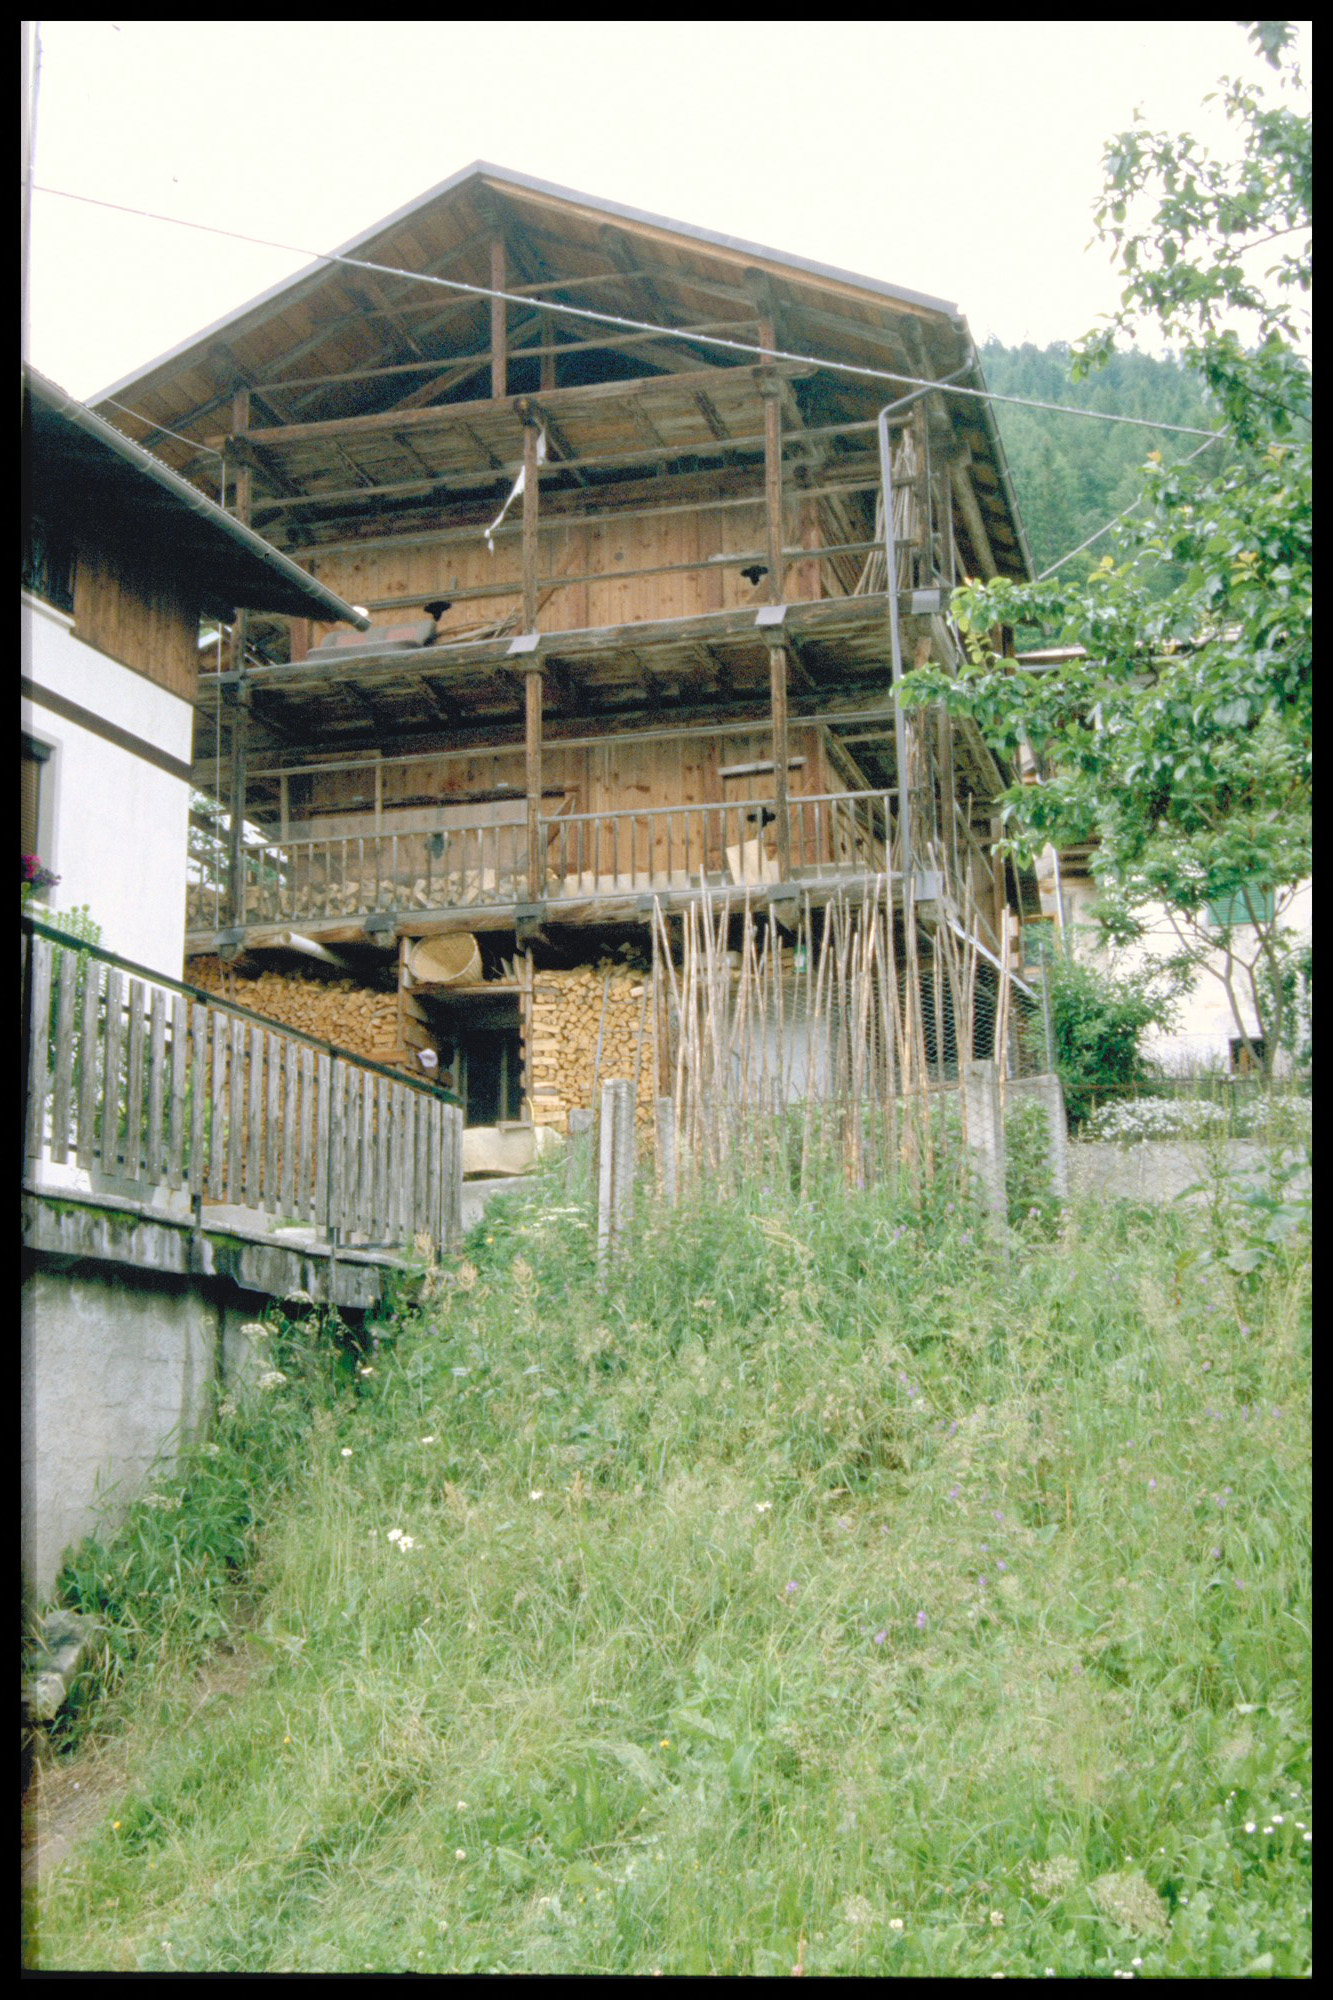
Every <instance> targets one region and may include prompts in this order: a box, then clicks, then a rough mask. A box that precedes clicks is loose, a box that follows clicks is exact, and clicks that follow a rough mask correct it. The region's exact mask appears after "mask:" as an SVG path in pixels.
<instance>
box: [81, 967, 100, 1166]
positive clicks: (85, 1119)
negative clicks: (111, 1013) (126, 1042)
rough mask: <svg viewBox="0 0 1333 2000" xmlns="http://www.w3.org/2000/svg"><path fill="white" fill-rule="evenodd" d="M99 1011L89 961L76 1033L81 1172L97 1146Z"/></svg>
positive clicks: (96, 976)
mask: <svg viewBox="0 0 1333 2000" xmlns="http://www.w3.org/2000/svg"><path fill="white" fill-rule="evenodd" d="M101 1007H102V968H101V966H100V965H99V964H98V962H97V960H96V959H89V961H88V969H87V971H86V973H85V975H84V981H83V1021H82V1026H81V1028H80V1032H79V1150H78V1154H77V1158H78V1163H79V1165H80V1166H81V1167H82V1168H83V1169H84V1171H85V1172H87V1170H88V1169H89V1168H90V1167H91V1166H92V1163H93V1160H94V1158H95V1157H96V1146H97V1072H98V1067H99V1065H98V1060H97V1055H98V1047H99V1043H100V1039H101V1038H100V1036H99V1035H98V1032H97V1028H98V1021H99V1018H100V1015H101Z"/></svg>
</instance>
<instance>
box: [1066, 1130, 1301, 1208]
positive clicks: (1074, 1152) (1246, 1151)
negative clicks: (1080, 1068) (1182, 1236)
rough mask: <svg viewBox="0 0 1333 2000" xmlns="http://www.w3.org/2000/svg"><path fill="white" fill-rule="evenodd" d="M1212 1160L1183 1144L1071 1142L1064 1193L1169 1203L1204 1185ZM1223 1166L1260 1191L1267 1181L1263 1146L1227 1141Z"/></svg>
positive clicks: (1211, 1154)
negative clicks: (1186, 1191)
mask: <svg viewBox="0 0 1333 2000" xmlns="http://www.w3.org/2000/svg"><path fill="white" fill-rule="evenodd" d="M1286 1157H1290V1158H1294V1157H1295V1155H1288V1156H1286ZM1215 1161H1216V1150H1215V1148H1213V1147H1211V1146H1204V1145H1201V1144H1199V1143H1198V1141H1193V1140H1188V1139H1179V1140H1169V1139H1145V1140H1143V1141H1141V1142H1140V1143H1139V1144H1138V1145H1135V1146H1118V1145H1114V1144H1112V1143H1111V1141H1109V1140H1104V1139H1073V1140H1071V1141H1070V1144H1069V1191H1070V1193H1071V1195H1084V1194H1088V1195H1110V1196H1118V1197H1119V1198H1121V1199H1122V1200H1126V1201H1143V1202H1163V1201H1171V1200H1173V1199H1174V1198H1175V1196H1176V1195H1178V1194H1181V1193H1183V1192H1184V1190H1185V1189H1186V1188H1188V1187H1193V1186H1194V1185H1195V1183H1196V1182H1198V1181H1207V1180H1208V1179H1209V1178H1210V1177H1211V1174H1212V1172H1213V1170H1214V1164H1215ZM1223 1162H1224V1164H1225V1167H1226V1170H1227V1172H1228V1173H1230V1174H1236V1175H1238V1176H1241V1177H1242V1178H1243V1179H1244V1180H1245V1181H1246V1182H1247V1183H1250V1184H1252V1185H1254V1186H1259V1187H1261V1186H1263V1185H1264V1183H1265V1182H1266V1180H1267V1176H1268V1164H1269V1153H1268V1149H1267V1148H1266V1147H1264V1146H1258V1145H1254V1144H1252V1143H1251V1142H1249V1141H1247V1140H1244V1139H1233V1140H1231V1141H1230V1142H1229V1143H1228V1144H1227V1145H1226V1147H1225V1148H1224V1149H1223ZM1298 1185H1299V1186H1301V1187H1302V1188H1308V1186H1309V1176H1308V1174H1303V1175H1301V1176H1300V1178H1299V1180H1298ZM1198 1199H1202V1197H1198Z"/></svg>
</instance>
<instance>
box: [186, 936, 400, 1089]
mask: <svg viewBox="0 0 1333 2000" xmlns="http://www.w3.org/2000/svg"><path fill="white" fill-rule="evenodd" d="M185 976H186V978H187V979H188V980H189V981H190V982H191V983H192V984H193V985H195V986H202V987H204V988H205V990H206V991H208V992H209V993H216V994H217V995H218V996H219V998H221V999H223V1000H234V1001H235V1002H236V1004H237V1005H238V1006H240V1007H249V1008H251V1009H252V1010H253V1012H254V1013H256V1014H262V1015H264V1017H265V1018H266V1019H267V1020H270V1021H274V1022H278V1023H280V1024H281V1025H282V1026H283V1027H287V1028H299V1029H300V1030H301V1031H302V1033H303V1034H307V1035H314V1036H316V1037H317V1038H318V1039H319V1040H320V1041H323V1042H333V1043H335V1044H336V1046H337V1047H338V1048H341V1049H346V1050H347V1052H348V1054H349V1055H354V1056H363V1057H364V1058H365V1059H366V1060H367V1061H369V1062H378V1063H391V1064H398V1063H401V1062H403V1061H404V1059H405V1056H406V1051H405V1050H404V1049H403V1048H402V1046H401V1044H400V1040H399V1033H400V1031H399V1022H398V999H397V995H396V994H393V993H376V992H375V991H374V990H373V989H372V988H370V987H366V986H358V985H357V983H356V981H355V980H354V979H346V978H342V979H326V978H322V977H321V976H320V975H319V973H317V972H311V973H302V972H261V973H260V974H259V976H258V978H255V979H244V978H241V977H239V976H238V975H237V974H236V973H234V972H232V971H230V970H229V969H228V968H227V967H226V966H224V965H222V964H221V962H220V961H219V960H218V959H216V958H192V959H190V960H189V961H188V962H187V964H186V968H185ZM410 1067H412V1068H413V1069H414V1070H415V1069H416V1065H415V1063H412V1064H410Z"/></svg>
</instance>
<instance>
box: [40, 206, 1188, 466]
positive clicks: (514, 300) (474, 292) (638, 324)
mask: <svg viewBox="0 0 1333 2000" xmlns="http://www.w3.org/2000/svg"><path fill="white" fill-rule="evenodd" d="M34 193H37V194H49V195H56V196H58V197H59V198H60V199H61V200H64V201H78V202H83V203H86V204H87V205H88V206H89V207H92V208H106V209H112V210H114V211H115V213H116V214H118V215H133V216H137V217H139V218H140V219H141V220H142V221H146V222H167V223H172V224H174V225H175V227H176V228H178V229H194V230H198V231H201V232H202V233H203V234H205V235H209V236H225V237H226V238H228V239H229V240H230V241H231V242H234V243H247V244H249V245H251V246H252V247H253V248H255V249H259V250H281V251H283V252H284V253H285V254H286V255H288V256H292V257H307V258H309V259H310V260H311V261H312V262H314V263H321V264H346V265H348V266H349V267H350V268H351V269H352V270H356V271H370V272H372V273H373V274H374V275H375V276H376V277H381V278H399V279H402V280H403V281H405V282H408V283H413V284H421V285H435V286H438V287H439V288H440V289H441V290H443V291H449V292H457V293H461V294H463V295H464V296H466V297H469V298H476V299H500V300H503V301H504V303H505V304H506V305H516V306H527V307H531V305H532V300H531V299H530V298H528V297H526V296H525V295H524V294H522V293H519V292H506V291H501V290H498V289H497V288H496V287H494V286H491V285H469V284H466V283H465V282H464V281H463V280H462V279H461V278H437V277H435V276H433V275H432V274H431V273H430V272H427V271H404V270H400V269H399V268H398V267H397V266H396V265H393V264H375V263H371V262H370V261H369V260H368V259H367V258H364V257H348V256H346V255H344V254H343V253H342V252H340V251H337V250H307V249H304V248H303V247H302V246H301V245H300V244H296V243H279V242H276V241H274V240H273V239H271V238H269V237H263V236H248V235H245V234H244V233H243V232H242V231H240V230H237V229H222V228H220V227H218V226H217V225H216V224H214V223H209V222H187V221H185V220H184V219H183V218H182V217H181V216H177V215H161V214H158V213H157V212H156V211H155V210H153V209H147V208H131V207H129V206H127V205H126V204H125V203H124V202H117V201H103V200H101V199H100V198H99V197H98V196H96V195H89V194H74V193H72V192H71V191H70V190H69V189H68V188H52V187H44V186H41V185H35V186H34ZM542 311H543V312H547V313H559V314H563V315H564V316H565V317H566V318H572V319H581V320H591V321H593V322H595V323H596V324H598V325H600V326H616V327H622V328H624V329H626V330H628V331H629V332H632V333H652V334H657V335H658V336H659V337H660V338H662V339H667V340H680V341H686V342H689V343H690V344H691V345H693V346H696V347H721V348H726V349H728V350H729V351H731V352H734V353H737V354H753V355H756V356H757V357H758V358H759V359H760V360H762V361H793V362H797V363H799V364H801V365H803V366H809V367H815V368H823V369H826V370H827V371H829V372H830V373H834V374H839V375H855V376H857V377H859V378H861V379H862V380H864V381H870V382H892V383H894V384H896V385H897V386H899V387H900V388H905V389H921V390H926V391H930V390H937V391H939V392H940V393H941V394H944V395H949V396H967V397H972V398H973V399H975V400H976V401H977V402H983V403H1012V404H1013V405H1015V407H1017V408H1019V409H1024V410H1051V411H1055V412H1056V413H1058V414H1059V415H1062V416H1067V417H1088V418H1091V419H1093V420H1094V421H1096V422H1099V423H1107V424H1131V425H1134V426H1135V427H1136V428H1138V429H1140V430H1149V431H1162V432H1168V431H1170V432H1175V433H1178V434H1179V435H1180V436H1182V437H1202V438H1207V439H1209V440H1211V439H1212V438H1214V437H1216V436H1219V435H1220V433H1219V432H1216V431H1205V430H1203V429H1201V428H1200V427H1199V426H1198V425H1197V424H1169V423H1157V422H1155V421H1154V420H1153V419H1152V418H1151V417H1126V416H1119V415H1116V414H1115V413H1113V412H1111V411H1109V410H1080V409H1078V408H1076V407H1075V406H1074V405H1073V404H1071V403H1046V402H1039V401H1038V400H1036V399H1035V398H1034V397H1031V396H1005V395H999V394H997V393H996V392H995V391H993V390H990V389H968V388H964V387H963V386H961V385H957V386H954V387H951V388H948V389H944V388H942V387H941V384H940V383H939V382H938V381H934V380H932V379H931V378H930V377H929V376H922V375H902V374H898V373H897V372H895V371H893V370H891V369H887V368H867V367H865V366H863V365H861V364H860V363H857V362H852V361H832V360H830V359H829V358H828V357H827V356H824V355H819V354H802V353H798V352H795V351H794V350H792V349H789V348H783V347H760V346H758V345H756V343H755V342H753V341H748V340H728V339H726V338H724V337H723V336H722V335H720V334H712V333H689V332H687V331H685V330H684V329H682V328H681V327H673V326H660V325H657V324H655V323H654V322H653V321H652V320H642V319H629V318H626V317H625V316H624V315H623V314H621V313H604V312H597V311H595V310H594V309H593V308H592V307H591V306H570V305H563V304H560V303H558V302H557V301H556V300H554V299H544V300H543V301H542ZM444 359H445V360H447V357H444ZM142 421H148V420H147V419H143V420H142Z"/></svg>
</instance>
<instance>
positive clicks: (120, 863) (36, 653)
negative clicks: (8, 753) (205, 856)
mask: <svg viewBox="0 0 1333 2000" xmlns="http://www.w3.org/2000/svg"><path fill="white" fill-rule="evenodd" d="M23 673H24V675H25V676H26V677H27V678H28V679H30V680H32V681H34V682H35V683H36V684H37V686H38V687H39V688H45V689H49V690H50V691H51V692H52V693H53V694H56V695H61V696H63V697H64V698H65V699H66V700H67V701H71V702H77V703H78V705H79V706H80V707H81V708H84V709H88V710H90V711H91V712H92V713H93V714H95V715H98V716H101V717H104V718H105V719H106V720H107V721H109V722H112V723H114V724H115V725H116V726H117V727H118V728H120V729H123V730H127V731H128V732H129V733H130V734H131V735H133V736H136V737H139V738H141V739H142V740H143V741H145V742H147V743H150V744H152V745H153V746H154V748H156V749H158V750H162V751H165V752H166V753H167V754H168V755H169V756H171V757H174V758H176V759H177V760H178V761H179V762H180V763H182V764H185V765H188V764H189V762H190V756H191V748H192V737H193V725H194V711H193V709H192V708H191V706H190V704H189V703H188V702H187V701H183V700H182V699H181V698H180V696H179V695H174V694H170V693H168V692H167V690H166V689H165V688H160V687H156V686H154V684H153V682H152V681H150V680H147V679H145V677H144V676H143V675H142V674H137V673H134V672H133V671H132V670H131V669H130V668H129V667H123V666H121V665H120V664H119V663H118V662H117V661H115V660H112V659H108V658H107V656H106V655H105V654H104V653H99V652H97V651H95V650H94V648H93V647H91V646H87V645H85V644H84V643H83V641H82V640H81V639H76V638H75V636H74V633H73V630H72V621H71V620H70V619H68V618H66V617H64V616H63V615H62V614H61V613H60V612H58V611H53V610H51V608H50V607H49V606H47V605H44V604H41V603H39V602H38V601H37V600H36V599H35V598H32V597H29V596H28V595H27V594H26V593H25V594H24V597H23ZM23 728H24V729H25V730H26V731H27V732H28V733H29V734H30V735H32V736H34V737H36V738H37V739H38V740H39V741H41V742H43V743H49V744H50V745H52V755H51V760H50V762H49V763H48V764H47V766H46V767H45V770H44V772H43V804H42V820H43V825H42V829H41V841H42V845H41V847H40V850H39V851H40V853H41V857H42V860H43V861H44V862H45V863H46V865H47V866H48V867H49V868H53V869H54V870H55V872H56V874H57V875H59V877H60V881H59V883H58V884H57V886H56V887H55V888H54V889H53V890H52V891H51V893H50V895H49V897H48V899H47V900H48V903H49V905H50V907H51V908H52V909H59V910H69V909H76V908H78V906H79V905H80V904H84V903H86V904H87V906H88V908H89V909H90V910H91V912H92V914H93V916H94V917H95V918H96V919H97V922H98V923H99V924H100V925H101V926H102V942H103V944H104V945H106V947H107V949H108V950H110V951H116V952H119V953H120V954H121V956H122V957H124V958H132V959H136V960H137V961H138V962H139V963H140V964H142V965H147V966H149V967H150V968H151V969H152V970H153V971H154V972H163V973H166V974H167V976H168V977H169V978H173V979H179V978H180V976H181V971H182V965H183V960H184V946H185V870H186V857H187V844H188V835H189V810H190V790H189V785H188V784H187V782H186V781H185V780H184V779H183V778H177V777H173V776H171V775H170V773H168V772H166V771H162V770H159V769H158V768H157V767H156V766H155V765H153V764H150V763H148V762H147V761H146V760H145V759H144V758H142V757H139V756H136V755H135V754H134V753H133V752H132V751H130V750H125V749H121V748H119V747H118V746H117V745H115V744H113V743H107V742H105V741H104V740H103V739H102V738H101V737H99V736H97V735H95V734H94V733H93V732H92V731H91V730H89V729H86V728H84V727H82V726H81V725H80V724H78V723H76V722H70V721H67V720H66V719H65V718H64V717H63V716H60V715H57V714H55V713H54V712H53V711H52V710H51V709H48V708H46V707H44V706H43V705H42V703H41V702H40V701H39V700H36V701H30V700H28V699H27V698H26V697H25V699H24V702H23Z"/></svg>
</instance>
